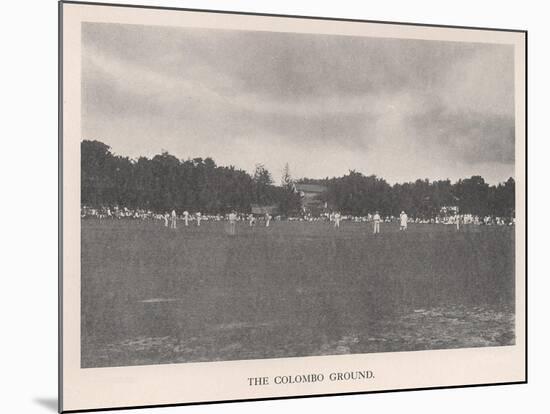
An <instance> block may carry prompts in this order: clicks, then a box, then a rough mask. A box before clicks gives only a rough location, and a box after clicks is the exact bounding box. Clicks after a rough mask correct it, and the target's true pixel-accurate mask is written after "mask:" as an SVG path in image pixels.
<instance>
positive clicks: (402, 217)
mask: <svg viewBox="0 0 550 414" xmlns="http://www.w3.org/2000/svg"><path fill="white" fill-rule="evenodd" d="M408 219H409V218H408V217H407V213H405V212H404V211H402V212H401V215H400V216H399V222H400V223H399V230H400V231H404V230H407V220H408Z"/></svg>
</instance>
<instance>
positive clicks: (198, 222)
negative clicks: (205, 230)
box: [197, 211, 201, 227]
mask: <svg viewBox="0 0 550 414" xmlns="http://www.w3.org/2000/svg"><path fill="white" fill-rule="evenodd" d="M197 226H198V227H200V226H201V212H200V211H199V212H197Z"/></svg>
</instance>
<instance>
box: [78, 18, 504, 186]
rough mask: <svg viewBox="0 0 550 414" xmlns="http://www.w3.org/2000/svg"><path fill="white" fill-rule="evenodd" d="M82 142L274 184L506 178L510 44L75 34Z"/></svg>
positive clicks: (138, 29)
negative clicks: (288, 179)
mask: <svg viewBox="0 0 550 414" xmlns="http://www.w3.org/2000/svg"><path fill="white" fill-rule="evenodd" d="M82 42H83V56H82V80H83V87H82V92H83V94H82V139H97V140H100V141H103V142H105V143H106V144H108V145H110V146H111V147H112V150H113V152H114V153H116V154H119V155H127V156H130V157H132V158H135V157H138V156H140V155H145V156H148V157H150V156H153V155H155V154H158V153H160V152H161V151H162V150H167V151H169V152H170V153H172V154H173V155H175V156H177V157H178V158H182V159H187V158H195V157H203V158H204V157H212V158H213V159H214V160H215V161H216V162H217V163H218V164H219V165H230V164H231V165H235V166H236V167H238V168H242V169H245V170H247V171H250V172H251V171H252V170H253V169H254V165H255V164H256V163H263V164H265V165H266V166H267V168H268V169H269V170H270V171H271V172H272V174H273V176H274V178H275V179H276V180H277V181H278V180H279V178H280V175H281V170H282V169H283V166H284V164H285V163H286V162H288V163H289V164H290V170H291V173H292V175H293V177H294V178H300V177H311V178H322V177H326V176H329V177H331V176H339V175H343V174H345V173H347V172H348V170H350V169H355V170H357V171H360V172H362V173H364V174H367V175H370V174H376V175H378V176H380V177H383V178H385V179H386V180H388V181H389V182H390V183H394V182H403V181H410V180H415V179H417V178H429V179H431V180H433V179H443V178H450V179H451V180H453V181H454V180H456V179H458V178H463V177H469V176H471V175H474V174H476V175H478V174H479V175H482V176H483V177H485V178H486V180H487V181H489V182H490V183H496V182H499V181H504V180H506V179H507V178H508V177H510V176H512V177H513V176H514V95H513V74H514V71H513V63H514V62H513V48H512V46H503V45H490V44H481V43H479V44H474V43H458V42H436V41H424V40H399V39H378V38H367V37H349V36H332V35H331V36H326V35H310V34H288V33H274V32H247V31H225V30H211V29H186V28H183V29H182V28H166V27H155V26H136V25H119V24H104V23H84V24H83V25H82Z"/></svg>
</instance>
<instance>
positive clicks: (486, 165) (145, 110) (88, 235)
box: [81, 23, 515, 368]
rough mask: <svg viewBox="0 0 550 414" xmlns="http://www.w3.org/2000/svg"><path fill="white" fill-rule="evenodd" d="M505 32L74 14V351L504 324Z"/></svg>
mask: <svg viewBox="0 0 550 414" xmlns="http://www.w3.org/2000/svg"><path fill="white" fill-rule="evenodd" d="M513 53H514V50H513V47H512V46H510V45H494V44H484V43H467V42H445V41H430V40H409V39H388V38H370V37H353V36H331V35H321V34H295V33H276V32H255V31H246V32H245V31H238V30H236V31H226V30H216V29H195V28H191V29H188V28H169V27H168V28H166V27H155V26H143V25H125V24H106V23H83V24H82V142H81V163H82V164H81V168H82V169H81V171H82V174H81V205H82V210H81V218H82V219H81V220H82V223H81V226H82V227H81V234H82V239H81V260H82V261H81V269H82V285H81V297H82V304H81V306H82V308H81V309H82V315H81V320H82V331H81V335H82V336H81V340H82V343H81V344H82V345H81V346H82V354H81V356H82V360H81V364H82V367H83V368H87V367H104V366H128V365H150V364H166V363H186V362H203V361H218V360H242V359H261V358H287V357H302V356H314V355H333V354H355V353H360V354H363V353H374V352H396V351H416V350H433V349H446V348H471V347H489V346H508V345H513V344H514V341H515V332H514V303H515V291H514V284H515V267H514V263H515V260H514V259H515V250H514V247H515V238H514V235H515V230H514V225H515V181H514V150H515V146H514V145H515V121H514V77H513V75H514V54H513Z"/></svg>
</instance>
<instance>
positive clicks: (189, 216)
mask: <svg viewBox="0 0 550 414" xmlns="http://www.w3.org/2000/svg"><path fill="white" fill-rule="evenodd" d="M81 218H83V219H88V218H95V219H100V220H103V219H118V220H121V219H134V220H159V221H161V222H162V223H163V225H164V226H165V227H169V228H171V229H176V228H177V227H178V225H183V226H185V227H187V226H190V225H195V226H201V223H203V222H212V221H214V222H219V221H227V222H228V223H229V226H230V233H233V234H234V232H235V226H236V223H237V222H244V223H246V224H247V225H248V226H249V227H255V226H264V227H269V226H270V225H271V222H272V221H273V220H274V221H282V220H285V221H290V222H293V221H298V222H327V223H330V224H332V225H333V227H334V228H337V229H338V228H340V226H341V225H342V222H351V223H369V224H372V231H373V233H374V234H378V233H380V225H381V223H399V229H400V231H406V230H407V228H408V225H409V224H442V225H451V226H454V227H455V228H456V229H457V230H460V227H461V226H462V225H476V226H479V225H485V226H512V225H514V224H515V219H514V218H511V217H494V216H484V217H480V216H477V215H473V214H459V213H458V211H456V210H452V211H441V212H440V214H437V215H435V216H433V217H430V218H425V217H410V216H409V215H408V214H407V213H406V212H405V211H402V212H401V213H400V215H399V216H397V217H396V216H393V215H382V214H380V212H378V211H375V212H373V213H372V214H371V213H369V214H367V215H365V216H353V215H344V214H341V213H340V212H338V211H333V212H325V213H322V214H320V215H312V214H309V213H304V214H301V215H296V216H292V217H282V216H280V215H276V216H272V215H271V214H269V213H264V214H252V213H243V212H237V211H231V212H230V213H226V214H203V213H201V212H199V211H197V212H189V211H186V210H184V211H182V212H179V213H178V212H176V210H175V209H174V210H172V211H171V212H166V213H156V212H153V211H151V210H145V209H130V208H126V207H119V206H114V207H99V208H94V207H88V206H83V207H82V209H81ZM178 223H179V224H178Z"/></svg>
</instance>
